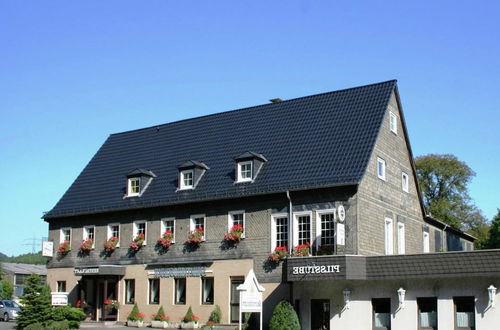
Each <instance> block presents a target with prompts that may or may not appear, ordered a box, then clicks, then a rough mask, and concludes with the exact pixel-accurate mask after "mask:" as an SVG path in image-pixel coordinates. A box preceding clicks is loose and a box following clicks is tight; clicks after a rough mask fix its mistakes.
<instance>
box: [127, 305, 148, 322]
mask: <svg viewBox="0 0 500 330" xmlns="http://www.w3.org/2000/svg"><path fill="white" fill-rule="evenodd" d="M127 320H128V321H143V320H144V314H142V313H141V312H139V307H137V304H135V305H134V308H132V311H131V312H130V314H128V316H127Z"/></svg>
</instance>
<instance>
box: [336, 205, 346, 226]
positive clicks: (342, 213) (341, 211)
mask: <svg viewBox="0 0 500 330" xmlns="http://www.w3.org/2000/svg"><path fill="white" fill-rule="evenodd" d="M337 212H338V214H339V222H344V220H345V209H344V206H342V205H340V206H339V207H338V208H337Z"/></svg>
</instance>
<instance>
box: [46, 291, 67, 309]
mask: <svg viewBox="0 0 500 330" xmlns="http://www.w3.org/2000/svg"><path fill="white" fill-rule="evenodd" d="M50 294H51V295H52V306H68V295H69V292H51V293H50Z"/></svg>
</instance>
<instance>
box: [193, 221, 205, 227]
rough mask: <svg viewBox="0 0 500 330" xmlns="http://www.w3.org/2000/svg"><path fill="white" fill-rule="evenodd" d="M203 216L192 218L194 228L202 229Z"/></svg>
mask: <svg viewBox="0 0 500 330" xmlns="http://www.w3.org/2000/svg"><path fill="white" fill-rule="evenodd" d="M204 225H205V218H194V229H198V228H202V229H204V228H203V227H204Z"/></svg>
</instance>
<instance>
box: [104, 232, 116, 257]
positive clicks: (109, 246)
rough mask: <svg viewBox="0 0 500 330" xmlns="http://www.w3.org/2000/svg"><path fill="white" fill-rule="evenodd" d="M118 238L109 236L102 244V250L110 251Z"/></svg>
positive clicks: (114, 247)
mask: <svg viewBox="0 0 500 330" xmlns="http://www.w3.org/2000/svg"><path fill="white" fill-rule="evenodd" d="M118 242H119V239H118V237H115V236H113V237H110V238H109V239H108V240H107V241H106V242H104V243H103V244H102V246H103V248H104V251H105V252H106V253H111V252H113V251H114V250H115V249H116V246H117V245H118Z"/></svg>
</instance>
